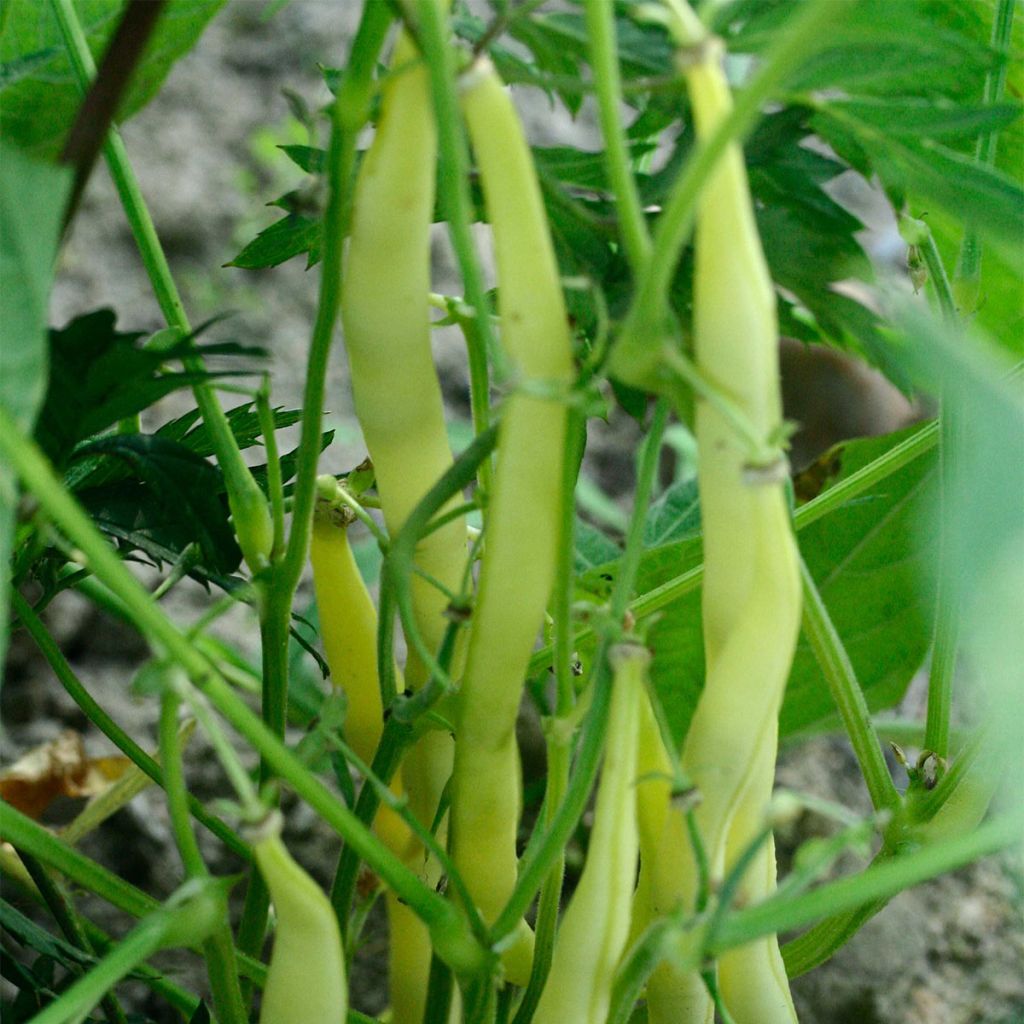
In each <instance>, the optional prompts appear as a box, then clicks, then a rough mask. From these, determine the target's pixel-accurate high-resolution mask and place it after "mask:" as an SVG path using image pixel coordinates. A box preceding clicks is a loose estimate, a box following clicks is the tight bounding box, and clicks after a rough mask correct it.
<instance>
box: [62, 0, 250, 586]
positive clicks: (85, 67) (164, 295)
mask: <svg viewBox="0 0 1024 1024" xmlns="http://www.w3.org/2000/svg"><path fill="white" fill-rule="evenodd" d="M51 4H52V7H53V12H54V14H55V15H56V18H57V22H58V24H59V26H60V30H61V34H62V35H63V37H64V45H65V47H66V48H67V52H68V57H69V58H70V61H71V66H72V69H73V71H74V74H75V78H76V79H77V82H78V87H79V91H80V92H81V93H82V94H83V95H84V94H85V93H86V92H87V91H88V89H89V87H90V85H91V84H92V81H93V79H94V78H95V77H96V64H95V62H94V61H93V58H92V53H91V52H90V50H89V44H88V42H87V41H86V38H85V34H84V32H83V31H82V26H81V23H80V22H79V20H78V14H77V13H76V11H75V7H74V4H73V2H72V0H51ZM103 153H104V157H105V158H106V162H107V166H108V168H109V170H110V176H111V178H112V179H113V181H114V186H115V187H116V188H117V192H118V195H119V196H120V197H121V203H122V205H123V207H124V211H125V215H126V217H127V219H128V224H129V226H130V227H131V230H132V234H133V235H134V237H135V241H136V244H137V245H138V247H139V254H140V255H141V257H142V262H143V265H144V266H145V268H146V273H147V274H148V276H149V280H150V283H151V284H152V286H153V292H154V295H155V296H156V300H157V303H158V304H159V306H160V310H161V312H162V313H163V316H164V319H165V320H166V321H167V325H168V326H169V327H172V328H175V329H176V330H177V331H178V332H179V333H180V334H181V336H182V337H187V336H188V335H189V334H191V333H192V328H191V326H190V325H189V321H188V317H187V316H186V314H185V307H184V306H183V305H182V301H181V296H180V295H179V294H178V289H177V287H176V286H175V284H174V278H173V277H172V276H171V270H170V267H169V266H168V264H167V257H166V256H165V255H164V251H163V247H162V246H161V245H160V239H159V238H158V237H157V233H156V228H155V227H154V226H153V220H152V218H151V217H150V214H149V209H148V207H147V206H146V201H145V199H144V198H143V196H142V190H141V189H140V188H139V182H138V179H137V178H136V176H135V171H134V169H133V168H132V165H131V163H130V161H129V159H128V152H127V150H126V149H125V146H124V142H123V141H122V139H121V135H120V133H119V132H118V130H117V129H116V128H115V127H111V129H110V132H109V134H108V137H107V141H106V143H105V144H104V148H103ZM182 362H183V364H184V366H185V370H186V371H187V372H188V373H190V374H196V375H198V376H199V377H200V379H198V380H197V381H196V383H195V384H194V385H193V394H194V395H195V399H196V405H198V406H199V411H200V413H201V415H202V417H203V422H204V423H205V424H206V428H207V430H208V431H209V434H210V443H211V445H212V446H213V450H214V454H215V455H216V457H217V464H218V465H219V466H220V468H221V472H222V473H223V474H224V482H225V484H226V485H227V491H228V503H229V505H230V506H231V512H232V516H233V519H234V524H235V532H236V533H237V534H238V541H239V544H240V546H241V548H242V552H243V554H244V555H245V558H246V562H247V563H248V564H249V567H250V569H252V571H253V572H254V573H255V572H258V571H260V570H261V569H262V568H263V567H264V565H265V564H266V557H267V555H268V554H269V549H268V547H267V542H269V540H270V538H269V536H265V534H266V533H268V531H267V530H266V529H265V527H269V514H268V511H267V507H266V499H265V498H264V496H263V492H262V491H261V490H260V488H259V485H258V484H257V483H256V481H255V480H254V479H253V476H252V473H251V472H250V471H249V468H248V466H246V464H245V462H244V460H243V459H242V453H241V451H240V450H239V448H238V442H237V440H236V439H235V435H234V434H233V433H232V431H231V425H230V424H229V423H228V418H227V416H225V414H224V410H223V409H222V408H221V405H220V402H219V401H218V400H217V395H216V392H215V391H214V389H213V386H212V385H211V384H210V383H209V381H208V380H206V379H205V367H204V366H203V361H202V359H201V357H200V356H198V355H186V356H185V357H184V358H183V359H182Z"/></svg>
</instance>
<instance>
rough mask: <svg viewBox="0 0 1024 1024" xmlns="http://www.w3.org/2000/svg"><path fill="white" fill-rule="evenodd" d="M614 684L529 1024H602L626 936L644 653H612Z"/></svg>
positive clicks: (635, 848) (634, 845) (643, 697)
mask: <svg viewBox="0 0 1024 1024" xmlns="http://www.w3.org/2000/svg"><path fill="white" fill-rule="evenodd" d="M611 660H612V667H613V670H614V673H615V675H614V682H613V690H612V706H611V711H610V714H609V719H608V736H607V739H606V740H605V748H604V761H603V764H602V767H601V781H600V784H599V785H598V789H597V803H596V805H595V808H594V827H593V830H592V831H591V833H590V843H589V844H588V846H587V859H586V862H585V863H584V865H583V874H582V875H581V876H580V882H579V885H578V886H577V887H576V891H575V893H573V897H572V900H571V901H570V903H569V909H568V910H567V911H566V912H565V917H564V919H563V920H562V923H561V925H560V926H559V929H558V937H557V939H556V940H555V951H554V956H553V958H552V961H551V973H550V974H549V975H548V980H547V984H546V985H545V986H544V992H543V994H542V995H541V998H540V1003H539V1004H538V1006H537V1012H536V1014H535V1015H534V1018H533V1021H534V1024H568V1022H569V1021H572V1022H573V1024H604V1022H605V1021H606V1020H607V1019H608V1009H609V1006H610V1003H611V991H612V982H613V981H614V980H615V967H616V965H617V964H618V962H619V959H620V958H621V956H622V952H623V950H624V949H625V946H626V940H627V938H628V937H629V923H630V905H631V903H632V901H633V884H634V881H635V879H636V858H637V851H638V843H639V832H638V828H637V785H636V782H637V748H638V746H639V732H640V718H641V714H642V710H641V706H642V703H643V702H645V701H646V700H647V694H646V693H645V678H646V675H647V666H648V664H649V662H650V655H649V653H648V652H647V651H646V650H644V649H643V648H641V647H632V646H629V647H627V646H621V647H618V648H614V649H613V650H612V652H611Z"/></svg>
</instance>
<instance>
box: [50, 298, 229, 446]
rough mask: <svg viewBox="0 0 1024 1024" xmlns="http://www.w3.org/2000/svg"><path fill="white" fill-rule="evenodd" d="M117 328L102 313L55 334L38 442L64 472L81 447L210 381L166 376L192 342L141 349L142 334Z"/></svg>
mask: <svg viewBox="0 0 1024 1024" xmlns="http://www.w3.org/2000/svg"><path fill="white" fill-rule="evenodd" d="M114 323H115V316H114V312H113V310H109V309H101V310H97V311H96V312H94V313H89V314H87V315H85V316H80V317H77V318H76V319H74V320H72V321H71V323H69V324H68V325H67V326H66V327H64V328H62V329H61V330H51V331H50V378H49V386H48V389H47V392H46V401H45V402H44V404H43V410H42V413H41V414H40V417H39V423H38V425H37V428H36V438H37V440H38V441H39V443H40V445H42V447H43V449H44V450H45V451H46V453H47V455H49V457H50V459H51V460H52V461H53V462H54V463H55V464H56V465H58V466H63V465H64V463H65V462H66V460H67V458H68V456H69V455H70V453H71V451H72V449H73V448H74V447H75V445H76V444H78V443H79V442H80V441H83V440H85V439H86V438H89V437H92V436H93V435H95V434H98V433H100V432H101V431H103V430H106V429H107V428H108V427H111V426H113V424H115V423H117V422H118V420H121V419H125V418H127V417H129V416H133V415H135V414H136V413H138V412H141V411H142V410H143V409H146V408H148V407H149V406H150V405H152V404H153V403H154V402H156V401H157V400H158V399H160V398H163V397H164V396H165V395H167V394H170V393H171V392H172V391H176V390H178V389H179V388H183V387H189V386H191V385H193V384H195V383H197V382H198V381H201V380H205V379H206V377H207V375H206V374H195V373H169V372H163V371H162V367H163V365H164V363H165V362H167V361H168V360H169V359H173V358H177V357H180V356H181V355H182V354H184V353H185V352H186V351H192V348H191V345H192V342H191V339H180V340H175V341H174V344H173V345H172V346H157V347H153V348H140V347H139V346H138V345H137V342H138V340H139V338H141V337H142V335H141V333H139V332H131V333H125V332H121V331H117V330H116V329H115V327H114ZM229 345H230V343H229ZM210 351H213V352H216V353H218V354H219V353H220V352H222V351H223V352H225V353H226V352H227V351H228V349H224V348H222V347H220V346H212V347H211V348H210Z"/></svg>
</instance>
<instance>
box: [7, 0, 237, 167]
mask: <svg viewBox="0 0 1024 1024" xmlns="http://www.w3.org/2000/svg"><path fill="white" fill-rule="evenodd" d="M223 3H224V0H174V2H173V3H169V4H167V5H166V6H165V8H164V10H163V12H162V13H161V15H160V18H159V20H158V21H157V24H156V28H155V29H154V30H153V34H152V36H150V39H149V42H148V43H147V45H146V50H145V53H144V54H143V57H142V60H141V61H140V62H139V64H138V66H137V67H136V69H135V73H134V74H133V76H132V80H131V83H130V85H129V87H128V89H127V92H126V94H125V96H124V99H123V102H122V104H121V108H120V110H119V111H118V116H117V120H119V121H123V120H126V119H127V118H128V117H130V116H131V115H132V114H134V113H135V112H136V111H138V110H139V109H140V108H142V107H143V106H145V105H146V104H147V103H148V102H149V101H150V100H151V99H152V98H153V97H154V96H155V95H156V94H157V92H158V91H159V89H160V86H161V85H162V84H163V81H164V79H165V78H166V77H167V74H168V72H169V71H170V69H171V66H172V65H173V64H174V62H175V61H176V60H177V59H178V58H179V57H181V56H183V55H184V54H185V53H187V52H188V51H189V50H190V49H191V48H192V47H193V46H194V45H195V43H196V41H197V40H198V39H199V36H200V35H201V34H202V32H203V29H204V28H205V27H206V25H207V23H208V22H209V20H210V19H211V18H212V17H213V16H214V14H216V13H217V10H218V9H219V8H220V7H221V5H222V4H223ZM5 6H6V8H7V12H6V17H5V19H4V22H3V28H2V31H0V109H2V119H0V124H2V127H3V134H4V137H5V138H6V139H8V140H9V141H13V142H17V143H18V144H19V145H21V146H23V147H24V148H26V149H28V150H30V151H31V152H33V153H36V154H37V155H52V154H54V153H56V152H57V151H58V150H59V148H60V146H61V143H62V142H63V140H64V137H65V135H66V134H67V130H68V128H69V127H70V126H71V123H72V121H73V120H74V116H75V112H76V111H77V110H78V105H79V103H80V102H81V93H80V91H79V89H78V85H77V82H76V79H75V76H74V72H73V71H72V69H71V65H70V63H69V62H68V59H67V56H66V54H65V51H64V42H63V38H62V36H61V33H60V29H59V28H58V26H57V22H56V19H55V18H54V15H53V11H52V10H51V7H50V4H49V3H46V2H44V0H21V2H12V3H10V4H7V5H5ZM123 6H124V5H123V3H122V2H121V0H76V3H75V7H76V9H77V11H78V16H79V19H80V20H81V22H82V28H83V29H84V30H85V34H86V39H87V41H88V43H89V48H90V50H92V53H93V56H94V57H95V58H96V61H97V63H99V61H100V60H101V58H102V56H103V51H104V49H105V47H106V45H107V42H108V41H109V39H110V36H111V35H112V33H113V31H114V29H115V28H116V27H117V24H118V21H119V20H120V16H121V10H122V8H123Z"/></svg>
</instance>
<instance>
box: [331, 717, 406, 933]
mask: <svg viewBox="0 0 1024 1024" xmlns="http://www.w3.org/2000/svg"><path fill="white" fill-rule="evenodd" d="M411 742H412V728H411V726H409V725H406V724H404V723H402V722H400V721H399V720H398V719H397V718H395V716H394V715H391V716H389V718H388V720H387V721H386V722H385V723H384V732H383V733H382V735H381V738H380V743H379V744H378V745H377V750H376V751H375V753H374V755H373V764H372V765H371V766H370V770H371V771H372V773H373V774H374V775H375V776H376V777H377V778H378V779H380V780H381V781H382V782H383V783H384V784H385V785H390V784H391V780H392V778H394V774H395V772H396V771H397V769H398V766H399V764H400V763H401V760H402V754H403V753H404V752H405V748H406V747H407V746H408V745H409V743H411ZM379 807H380V791H379V790H378V789H377V787H376V786H371V785H370V784H369V782H364V783H363V786H362V788H361V789H360V791H359V796H358V798H357V799H356V804H355V808H354V811H355V816H356V817H357V818H358V819H359V821H361V822H362V823H363V824H364V825H365V826H366V827H367V828H369V827H370V826H371V825H372V824H373V819H374V818H375V817H376V815H377V809H378V808H379ZM359 863H360V858H359V854H358V853H357V852H356V851H355V850H354V849H353V848H352V847H351V846H350V845H349V844H348V843H346V844H345V845H344V846H343V847H342V850H341V856H340V857H339V859H338V867H337V870H336V871H335V873H334V882H333V883H332V885H331V903H332V905H333V906H334V912H335V914H336V916H337V918H338V926H339V928H340V929H341V937H342V941H343V942H347V938H348V924H349V922H348V915H349V910H350V908H351V907H352V901H353V897H354V896H355V891H356V881H357V879H358V875H359Z"/></svg>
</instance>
